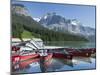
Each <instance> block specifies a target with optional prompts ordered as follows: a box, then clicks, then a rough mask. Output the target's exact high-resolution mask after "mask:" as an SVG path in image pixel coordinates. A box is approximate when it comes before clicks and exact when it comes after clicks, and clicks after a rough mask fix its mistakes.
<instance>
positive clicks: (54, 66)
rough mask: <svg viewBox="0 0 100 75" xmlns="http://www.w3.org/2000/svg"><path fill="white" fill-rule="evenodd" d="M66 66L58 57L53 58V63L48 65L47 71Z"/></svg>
mask: <svg viewBox="0 0 100 75" xmlns="http://www.w3.org/2000/svg"><path fill="white" fill-rule="evenodd" d="M63 66H64V64H63V63H61V62H60V61H59V60H57V59H52V63H51V64H50V65H49V66H48V67H47V71H57V70H58V69H61V68H62V67H63Z"/></svg>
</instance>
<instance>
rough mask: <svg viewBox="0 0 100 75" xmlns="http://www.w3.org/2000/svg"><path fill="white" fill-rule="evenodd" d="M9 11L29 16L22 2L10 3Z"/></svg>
mask: <svg viewBox="0 0 100 75" xmlns="http://www.w3.org/2000/svg"><path fill="white" fill-rule="evenodd" d="M11 11H12V13H15V14H19V15H24V16H29V14H28V10H27V8H25V6H24V5H22V4H12V8H11Z"/></svg>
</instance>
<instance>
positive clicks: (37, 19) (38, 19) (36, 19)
mask: <svg viewBox="0 0 100 75" xmlns="http://www.w3.org/2000/svg"><path fill="white" fill-rule="evenodd" d="M33 19H34V20H35V21H37V22H39V21H40V19H41V18H33Z"/></svg>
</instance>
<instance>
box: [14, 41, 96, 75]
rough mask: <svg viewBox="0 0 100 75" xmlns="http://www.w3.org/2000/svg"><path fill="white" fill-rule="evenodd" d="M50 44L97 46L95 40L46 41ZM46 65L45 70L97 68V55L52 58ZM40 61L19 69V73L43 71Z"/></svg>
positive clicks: (46, 43) (83, 46)
mask: <svg viewBox="0 0 100 75" xmlns="http://www.w3.org/2000/svg"><path fill="white" fill-rule="evenodd" d="M44 44H45V45H49V46H61V47H68V48H95V47H96V45H95V42H69V41H68V42H63V41H62V42H45V43H44ZM48 63H49V64H48V65H46V66H44V67H45V72H58V71H73V70H88V69H95V68H96V58H95V57H73V59H71V60H68V59H59V58H52V59H51V60H50V61H48ZM40 65H41V64H40V62H34V63H32V64H29V66H28V67H26V68H24V69H21V70H17V71H16V72H17V73H41V72H42V70H41V69H43V68H41V67H40Z"/></svg>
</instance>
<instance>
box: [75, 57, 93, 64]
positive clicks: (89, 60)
mask: <svg viewBox="0 0 100 75" xmlns="http://www.w3.org/2000/svg"><path fill="white" fill-rule="evenodd" d="M74 60H77V61H79V62H80V61H83V62H86V63H92V61H91V57H76V58H74Z"/></svg>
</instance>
